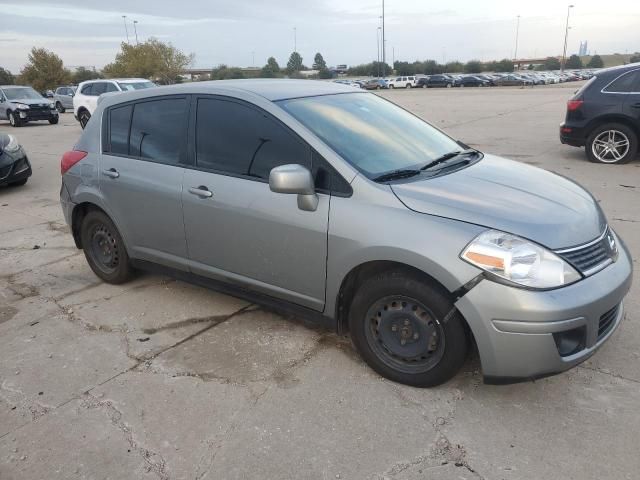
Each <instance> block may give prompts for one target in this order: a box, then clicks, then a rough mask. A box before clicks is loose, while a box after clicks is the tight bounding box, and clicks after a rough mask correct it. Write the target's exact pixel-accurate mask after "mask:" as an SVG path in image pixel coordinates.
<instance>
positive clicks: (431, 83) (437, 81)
mask: <svg viewBox="0 0 640 480" xmlns="http://www.w3.org/2000/svg"><path fill="white" fill-rule="evenodd" d="M454 83H455V79H454V78H452V77H450V76H449V75H431V76H430V77H428V81H427V84H426V86H427V88H431V87H447V88H451V87H453V85H454Z"/></svg>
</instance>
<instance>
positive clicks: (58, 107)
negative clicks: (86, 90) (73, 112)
mask: <svg viewBox="0 0 640 480" xmlns="http://www.w3.org/2000/svg"><path fill="white" fill-rule="evenodd" d="M56 109H57V110H58V112H60V113H64V112H66V111H67V110H66V109H65V108H64V107H63V106H62V103H60V102H56Z"/></svg>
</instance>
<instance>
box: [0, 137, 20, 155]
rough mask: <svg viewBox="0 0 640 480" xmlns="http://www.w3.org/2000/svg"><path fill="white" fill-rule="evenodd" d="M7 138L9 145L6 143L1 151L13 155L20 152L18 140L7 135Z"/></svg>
mask: <svg viewBox="0 0 640 480" xmlns="http://www.w3.org/2000/svg"><path fill="white" fill-rule="evenodd" d="M7 136H8V137H9V143H7V144H6V145H5V146H4V148H3V149H2V150H3V151H5V152H9V153H15V152H17V151H18V150H20V144H19V143H18V139H17V138H16V137H14V136H13V135H7Z"/></svg>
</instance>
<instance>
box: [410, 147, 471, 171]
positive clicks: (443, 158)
mask: <svg viewBox="0 0 640 480" xmlns="http://www.w3.org/2000/svg"><path fill="white" fill-rule="evenodd" d="M474 153H478V152H476V151H475V150H471V149H469V150H457V151H455V152H449V153H445V154H444V155H442V156H440V157H438V158H436V159H435V160H433V161H431V162H429V163H427V164H426V165H425V166H424V167H422V168H421V169H420V170H429V169H430V168H433V167H435V166H436V165H440V164H441V163H444V162H446V161H448V160H451V159H452V158H456V157H459V156H461V155H471V154H474Z"/></svg>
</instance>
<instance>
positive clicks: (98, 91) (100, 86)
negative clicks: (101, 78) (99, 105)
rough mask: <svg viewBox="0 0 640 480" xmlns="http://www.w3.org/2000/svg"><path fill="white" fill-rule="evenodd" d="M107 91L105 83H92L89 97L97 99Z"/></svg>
mask: <svg viewBox="0 0 640 480" xmlns="http://www.w3.org/2000/svg"><path fill="white" fill-rule="evenodd" d="M106 91H107V84H106V83H105V82H99V83H94V84H93V88H92V89H91V95H93V96H94V97H97V96H98V95H102V94H103V93H105V92H106Z"/></svg>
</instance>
